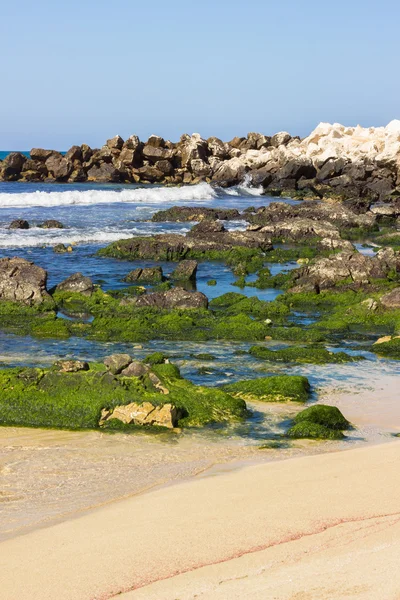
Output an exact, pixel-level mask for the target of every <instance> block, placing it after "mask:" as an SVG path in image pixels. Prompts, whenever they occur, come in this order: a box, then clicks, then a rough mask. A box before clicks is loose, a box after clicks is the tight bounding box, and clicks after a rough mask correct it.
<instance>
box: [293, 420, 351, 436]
mask: <svg viewBox="0 0 400 600" xmlns="http://www.w3.org/2000/svg"><path fill="white" fill-rule="evenodd" d="M286 435H287V436H288V437H290V438H296V439H300V438H306V439H312V440H341V439H343V437H344V435H343V433H342V432H341V431H339V430H337V429H330V428H329V427H325V426H324V425H319V424H318V423H311V422H310V421H302V422H301V423H297V424H296V425H293V427H291V428H290V429H289V430H288V432H287V434H286Z"/></svg>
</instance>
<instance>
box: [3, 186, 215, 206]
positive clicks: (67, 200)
mask: <svg viewBox="0 0 400 600" xmlns="http://www.w3.org/2000/svg"><path fill="white" fill-rule="evenodd" d="M216 197H217V192H216V191H215V189H214V188H212V187H211V185H209V184H208V183H199V184H198V185H193V186H182V187H143V188H131V189H129V188H124V189H121V190H110V191H108V190H94V189H89V190H83V191H82V190H66V191H65V192H64V191H63V192H39V191H35V192H24V193H16V194H6V193H0V208H8V207H31V206H44V207H48V206H69V205H81V206H84V205H90V204H111V203H116V202H123V203H131V204H135V203H139V202H146V203H148V204H162V203H175V202H177V203H178V202H179V203H182V202H193V201H194V202H202V201H207V200H213V199H214V198H216Z"/></svg>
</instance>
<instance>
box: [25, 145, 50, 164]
mask: <svg viewBox="0 0 400 600" xmlns="http://www.w3.org/2000/svg"><path fill="white" fill-rule="evenodd" d="M54 152H55V150H45V149H44V148H32V150H31V151H30V153H29V155H30V157H31V158H32V159H33V160H39V161H42V162H45V161H46V160H47V159H48V158H49V157H50V156H51V155H52V154H54Z"/></svg>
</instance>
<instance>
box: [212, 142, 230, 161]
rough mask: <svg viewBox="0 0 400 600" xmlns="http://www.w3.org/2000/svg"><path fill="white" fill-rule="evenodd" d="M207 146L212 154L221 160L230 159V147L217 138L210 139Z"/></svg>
mask: <svg viewBox="0 0 400 600" xmlns="http://www.w3.org/2000/svg"><path fill="white" fill-rule="evenodd" d="M207 145H208V148H209V151H210V153H211V154H212V155H213V156H216V157H217V158H220V159H221V160H226V159H228V158H229V146H228V145H227V144H224V142H223V141H222V140H220V139H219V138H217V137H210V138H208V140H207Z"/></svg>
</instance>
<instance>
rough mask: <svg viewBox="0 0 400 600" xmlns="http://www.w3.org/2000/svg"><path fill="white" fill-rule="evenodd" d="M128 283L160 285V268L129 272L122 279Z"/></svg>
mask: <svg viewBox="0 0 400 600" xmlns="http://www.w3.org/2000/svg"><path fill="white" fill-rule="evenodd" d="M124 281H127V282H129V283H132V282H136V281H140V282H141V283H160V282H162V281H164V275H163V271H162V268H161V267H145V268H144V269H141V268H138V269H133V271H130V273H128V275H127V276H126V277H125V278H124Z"/></svg>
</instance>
